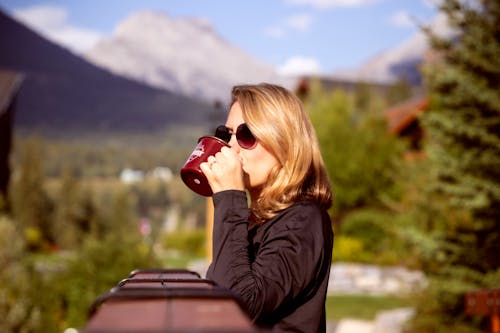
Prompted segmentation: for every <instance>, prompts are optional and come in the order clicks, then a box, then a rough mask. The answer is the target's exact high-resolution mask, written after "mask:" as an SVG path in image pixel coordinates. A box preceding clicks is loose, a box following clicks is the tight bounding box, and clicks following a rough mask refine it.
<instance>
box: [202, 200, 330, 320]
mask: <svg viewBox="0 0 500 333" xmlns="http://www.w3.org/2000/svg"><path fill="white" fill-rule="evenodd" d="M213 199H214V207H215V219H214V220H215V221H214V231H213V260H212V264H211V265H210V267H209V270H208V272H207V277H208V278H209V279H212V280H214V281H215V282H217V283H218V284H220V285H222V286H224V287H226V288H229V289H231V290H233V291H235V292H237V293H238V294H239V295H240V296H241V298H242V300H243V302H244V303H245V305H246V306H247V310H248V313H249V315H250V317H252V318H253V319H254V320H259V319H263V318H266V317H267V316H269V315H271V314H272V313H274V312H275V311H283V307H284V306H286V304H289V303H293V302H294V300H295V299H296V298H298V297H302V296H304V295H303V294H304V293H305V292H306V290H307V289H308V287H309V285H310V284H311V283H312V282H311V281H313V280H314V276H315V274H316V273H317V272H318V267H319V266H320V264H321V260H322V259H321V258H322V257H323V255H324V253H323V246H322V244H323V243H324V238H323V235H322V233H323V231H322V230H323V228H322V227H321V225H322V215H321V211H320V209H319V207H317V206H315V205H294V206H292V207H290V208H289V209H287V210H286V211H285V212H284V213H282V214H280V216H279V218H278V219H279V221H274V223H272V225H271V226H270V228H271V229H269V230H268V232H266V236H265V237H264V239H263V240H262V243H261V244H260V247H259V251H258V253H257V254H256V256H255V259H254V260H253V262H251V260H250V253H249V251H250V249H251V244H250V242H249V240H248V206H247V201H246V195H245V192H241V191H227V192H219V193H217V194H216V195H215V196H214V198H213Z"/></svg>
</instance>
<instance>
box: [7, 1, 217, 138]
mask: <svg viewBox="0 0 500 333" xmlns="http://www.w3.org/2000/svg"><path fill="white" fill-rule="evenodd" d="M0 50H2V51H1V52H0V69H2V68H3V69H8V70H14V71H18V72H22V73H23V74H24V76H25V79H24V82H23V83H22V85H21V89H20V91H19V95H18V98H17V110H16V115H15V126H16V127H19V128H23V129H37V130H40V131H42V132H43V131H45V130H48V131H52V132H70V131H76V130H85V131H100V132H106V131H117V130H124V131H139V132H140V131H152V130H160V129H163V128H165V127H168V126H179V125H199V124H203V123H204V122H206V119H207V118H208V117H209V115H210V112H211V111H213V107H212V106H211V105H210V104H208V103H206V102H203V101H201V100H196V99H193V98H188V97H185V96H182V95H179V94H176V93H173V92H169V91H166V90H162V89H157V88H153V87H151V86H148V85H144V84H142V83H138V82H135V81H133V80H130V79H127V78H123V77H120V76H118V75H115V74H112V73H110V72H108V71H105V70H103V69H102V68H99V67H97V66H95V65H93V64H91V63H89V62H88V61H86V60H84V59H83V58H81V57H78V56H76V55H75V54H73V53H71V52H69V51H68V50H66V49H64V48H62V47H60V46H58V45H56V44H54V43H52V42H50V41H48V40H47V39H45V38H43V37H41V36H40V35H38V34H37V33H35V32H33V31H32V30H30V29H28V28H27V27H26V26H24V25H23V24H21V23H19V22H17V21H16V20H14V19H13V18H11V17H9V16H8V15H7V14H5V13H4V12H2V11H1V10H0Z"/></svg>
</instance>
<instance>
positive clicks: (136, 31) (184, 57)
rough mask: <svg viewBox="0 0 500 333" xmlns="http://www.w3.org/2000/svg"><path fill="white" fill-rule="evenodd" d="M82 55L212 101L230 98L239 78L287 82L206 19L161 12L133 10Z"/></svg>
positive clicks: (114, 69) (140, 78) (116, 70)
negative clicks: (133, 12) (175, 16)
mask: <svg viewBox="0 0 500 333" xmlns="http://www.w3.org/2000/svg"><path fill="white" fill-rule="evenodd" d="M85 57H86V58H87V59H88V60H89V61H91V62H93V63H94V64H96V65H98V66H101V67H104V68H106V69H108V70H110V71H112V72H114V73H116V74H119V75H123V76H126V77H129V78H132V79H135V80H138V81H141V82H144V83H147V84H149V85H152V86H155V87H159V88H164V89H167V90H170V91H174V92H179V93H182V94H184V95H188V96H194V97H198V98H200V97H201V98H203V99H206V100H210V101H213V100H220V101H223V102H225V101H228V100H229V97H230V96H229V95H230V89H231V87H232V86H233V85H235V84H239V83H257V82H263V81H267V82H275V83H280V84H285V85H286V83H285V82H284V81H283V79H282V78H280V76H279V75H278V74H277V73H276V71H275V70H274V68H273V67H272V66H270V65H267V64H264V63H261V62H259V61H257V60H255V59H253V58H251V57H250V56H249V55H247V54H246V53H245V52H243V51H242V50H241V49H239V48H237V47H235V46H233V45H231V44H229V43H228V42H226V41H225V40H223V39H222V38H221V37H220V36H218V35H217V33H216V32H215V31H214V30H213V28H212V27H211V25H210V24H209V23H208V22H206V21H203V20H201V19H192V18H171V17H169V16H168V15H167V14H165V13H161V12H153V11H144V12H139V13H136V14H133V15H131V16H130V17H128V18H127V19H125V20H124V21H123V22H121V23H120V24H119V25H118V26H117V28H116V29H115V31H114V32H113V34H112V36H111V37H109V38H106V39H103V40H101V41H100V42H99V43H98V44H97V45H96V46H95V47H94V48H92V49H91V50H90V51H89V52H88V53H87V54H86V55H85Z"/></svg>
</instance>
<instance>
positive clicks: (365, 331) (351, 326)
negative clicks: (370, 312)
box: [335, 318, 373, 333]
mask: <svg viewBox="0 0 500 333" xmlns="http://www.w3.org/2000/svg"><path fill="white" fill-rule="evenodd" d="M372 332H373V322H371V321H368V320H360V319H350V318H346V319H341V320H340V321H339V322H338V324H337V327H336V329H335V333H372Z"/></svg>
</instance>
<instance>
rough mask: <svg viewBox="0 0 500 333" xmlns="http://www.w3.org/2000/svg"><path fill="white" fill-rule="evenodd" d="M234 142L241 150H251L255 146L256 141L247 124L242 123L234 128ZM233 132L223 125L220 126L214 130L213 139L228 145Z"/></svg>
mask: <svg viewBox="0 0 500 333" xmlns="http://www.w3.org/2000/svg"><path fill="white" fill-rule="evenodd" d="M234 134H235V135H236V140H237V141H238V145H239V146H240V147H241V148H243V149H253V148H255V146H256V145H257V139H256V138H255V136H253V134H252V132H251V131H250V129H249V128H248V126H247V124H245V123H243V124H241V125H239V126H238V127H237V128H236V133H234ZM232 136H233V132H232V131H231V130H230V129H229V128H227V127H226V126H224V125H220V126H219V127H217V129H216V130H215V137H217V138H219V139H221V140H223V141H225V142H227V143H229V141H230V140H231V137H232Z"/></svg>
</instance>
